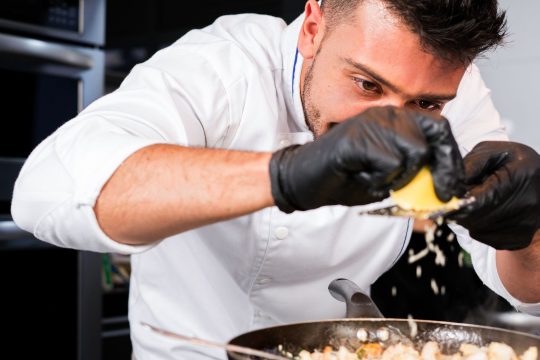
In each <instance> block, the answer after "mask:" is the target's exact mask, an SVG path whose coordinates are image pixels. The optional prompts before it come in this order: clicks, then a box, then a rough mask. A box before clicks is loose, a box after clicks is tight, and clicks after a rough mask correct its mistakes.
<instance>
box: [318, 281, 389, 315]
mask: <svg viewBox="0 0 540 360" xmlns="http://www.w3.org/2000/svg"><path fill="white" fill-rule="evenodd" d="M328 291H330V295H332V297H333V298H334V299H336V300H339V301H343V302H345V303H346V304H347V313H346V317H347V318H360V317H370V318H384V316H383V314H382V313H381V311H380V310H379V308H378V307H377V305H375V303H374V302H373V300H371V298H370V297H369V296H368V295H366V294H364V293H363V292H362V289H360V287H358V285H356V284H355V283H354V282H352V281H351V280H348V279H335V280H333V281H332V282H331V283H330V285H328Z"/></svg>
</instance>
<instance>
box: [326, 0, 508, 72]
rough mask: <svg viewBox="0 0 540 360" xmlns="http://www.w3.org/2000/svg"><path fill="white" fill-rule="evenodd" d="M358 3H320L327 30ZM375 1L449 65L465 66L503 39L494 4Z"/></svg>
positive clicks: (484, 0) (491, 0) (500, 14)
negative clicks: (383, 5)
mask: <svg viewBox="0 0 540 360" xmlns="http://www.w3.org/2000/svg"><path fill="white" fill-rule="evenodd" d="M362 1H365V0H323V2H322V5H321V7H322V12H323V16H325V17H326V21H327V24H328V27H329V30H330V31H331V29H332V27H333V26H335V25H336V24H338V23H340V22H343V21H346V20H347V19H351V18H352V17H353V16H354V13H355V10H356V8H357V6H358V5H359V4H360V3H361V2H362ZM378 1H382V2H383V3H385V4H386V6H387V9H388V10H389V11H390V12H392V13H393V14H394V15H395V16H397V17H398V18H399V19H401V20H402V21H403V23H404V24H406V26H408V27H409V29H410V30H411V31H412V32H414V33H415V34H418V35H419V36H420V42H421V44H422V46H423V47H424V49H425V50H426V51H429V52H431V53H432V54H434V55H437V56H440V57H442V58H443V59H445V60H448V61H451V62H455V61H458V62H460V63H469V62H471V61H472V60H473V59H474V58H476V57H477V56H478V55H480V54H481V53H483V52H485V51H487V50H489V49H491V48H495V47H497V46H498V45H501V44H502V43H503V41H504V38H505V36H506V12H505V11H503V10H499V9H498V8H497V0H378Z"/></svg>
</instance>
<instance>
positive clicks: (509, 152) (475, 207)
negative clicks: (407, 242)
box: [449, 141, 540, 250]
mask: <svg viewBox="0 0 540 360" xmlns="http://www.w3.org/2000/svg"><path fill="white" fill-rule="evenodd" d="M463 161H464V164H465V174H466V178H465V183H466V184H467V187H468V188H469V191H468V192H469V195H472V196H474V197H475V198H476V202H474V203H473V204H471V205H469V206H467V207H465V208H463V209H461V210H459V211H457V212H456V213H454V214H452V215H450V216H449V218H451V219H454V220H456V221H457V222H458V223H459V224H461V225H463V226H464V227H465V228H467V229H468V230H469V233H470V235H471V237H472V238H473V239H475V240H478V241H481V242H483V243H485V244H488V245H490V246H492V247H494V248H496V249H505V250H514V249H520V248H524V247H527V246H528V245H529V244H530V242H531V240H532V238H533V235H534V233H535V232H536V231H537V230H538V229H539V228H540V156H539V155H538V154H537V153H536V152H535V151H534V150H533V149H531V148H530V147H528V146H526V145H523V144H518V143H514V142H506V141H485V142H481V143H479V144H478V145H476V146H475V147H474V149H472V151H471V152H470V153H469V154H468V155H467V156H465V158H464V160H463Z"/></svg>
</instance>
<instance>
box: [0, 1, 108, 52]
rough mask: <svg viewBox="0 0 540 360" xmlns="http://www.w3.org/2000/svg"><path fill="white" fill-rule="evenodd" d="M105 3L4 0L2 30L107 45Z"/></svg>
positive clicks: (0, 15)
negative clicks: (105, 43) (105, 40)
mask: <svg viewBox="0 0 540 360" xmlns="http://www.w3.org/2000/svg"><path fill="white" fill-rule="evenodd" d="M104 14H105V1H95V0H2V3H1V4H0V28H2V29H7V30H9V32H18V33H24V34H29V35H34V36H36V35H38V36H44V37H49V38H54V39H62V40H67V41H74V42H77V43H82V44H89V45H100V46H101V45H103V44H104V39H105V25H104V24H105V16H104Z"/></svg>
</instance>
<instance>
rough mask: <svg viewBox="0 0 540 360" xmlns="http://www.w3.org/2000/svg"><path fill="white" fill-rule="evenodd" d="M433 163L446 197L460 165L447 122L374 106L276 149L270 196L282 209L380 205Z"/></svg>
mask: <svg viewBox="0 0 540 360" xmlns="http://www.w3.org/2000/svg"><path fill="white" fill-rule="evenodd" d="M424 164H429V165H430V168H431V171H432V173H433V178H434V183H435V189H436V193H437V195H438V196H439V198H441V199H442V200H443V201H447V200H449V199H450V198H451V197H452V196H453V195H455V193H456V191H457V187H458V184H460V183H461V181H462V180H463V164H462V159H461V155H460V153H459V150H458V147H457V144H456V142H455V140H454V137H453V135H452V132H451V130H450V126H449V124H448V121H447V120H446V119H444V118H442V117H431V116H428V115H425V114H421V113H417V112H412V111H410V110H405V109H397V108H393V107H382V108H371V109H368V110H366V111H365V112H363V113H361V114H359V115H357V116H354V117H352V118H350V119H348V120H347V121H345V122H342V123H340V124H338V125H336V126H334V127H332V128H331V129H330V130H329V131H328V132H327V133H326V134H324V135H322V136H321V137H320V138H319V139H317V140H315V141H313V142H311V143H307V144H305V145H293V146H290V147H287V148H284V149H281V150H279V151H277V152H275V153H274V154H273V155H272V159H271V161H270V179H271V184H272V195H273V197H274V201H275V204H276V205H277V206H278V207H279V209H280V210H282V211H284V212H287V213H291V212H293V211H294V210H309V209H315V208H318V207H320V206H324V205H338V204H339V205H348V206H353V205H362V204H368V203H372V202H375V201H380V200H382V199H384V198H385V197H387V196H388V194H389V190H390V189H397V188H400V187H402V186H404V185H405V184H406V183H407V182H409V181H410V180H411V179H412V178H413V176H414V175H415V174H416V173H417V172H418V171H419V169H420V168H421V166H423V165H424Z"/></svg>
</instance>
